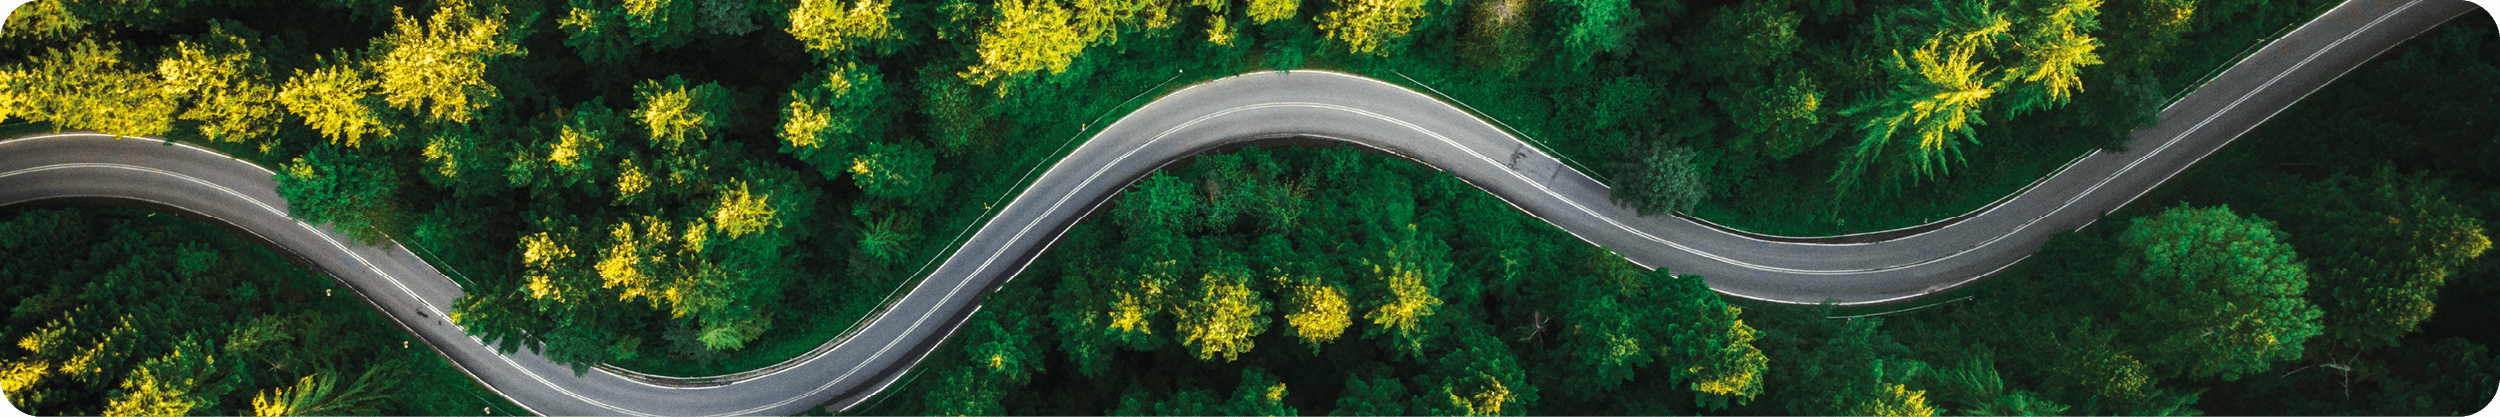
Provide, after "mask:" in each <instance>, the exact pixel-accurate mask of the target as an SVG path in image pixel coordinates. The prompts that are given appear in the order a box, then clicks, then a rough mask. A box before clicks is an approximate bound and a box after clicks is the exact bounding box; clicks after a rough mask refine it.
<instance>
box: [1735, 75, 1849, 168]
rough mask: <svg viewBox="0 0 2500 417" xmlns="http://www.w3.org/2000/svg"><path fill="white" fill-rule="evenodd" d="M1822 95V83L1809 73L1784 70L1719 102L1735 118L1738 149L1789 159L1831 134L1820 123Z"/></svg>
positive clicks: (1818, 143) (1829, 136)
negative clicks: (1776, 75) (1731, 97)
mask: <svg viewBox="0 0 2500 417" xmlns="http://www.w3.org/2000/svg"><path fill="white" fill-rule="evenodd" d="M1823 98H1824V92H1823V86H1822V84H1820V83H1816V82H1815V81H1814V78H1813V77H1812V76H1809V75H1806V74H1805V73H1804V72H1802V71H1786V72H1781V73H1780V75H1779V76H1778V77H1775V78H1773V79H1772V80H1771V82H1770V83H1768V84H1763V85H1757V86H1752V87H1749V88H1743V89H1742V90H1741V91H1738V92H1737V93H1736V95H1735V97H1733V99H1730V100H1718V102H1719V103H1720V104H1721V105H1722V107H1720V108H1722V109H1726V110H1727V113H1728V117H1729V118H1730V119H1732V120H1734V121H1735V122H1736V127H1737V129H1738V130H1737V136H1736V137H1735V138H1734V139H1733V142H1734V143H1735V145H1736V146H1735V148H1736V149H1737V150H1741V151H1745V152H1750V153H1754V154H1757V155H1762V156H1767V157H1770V158H1771V159H1788V158H1789V157H1792V156H1797V154H1799V153H1803V152H1805V151H1806V149H1810V148H1813V147H1814V146H1815V145H1820V144H1822V143H1823V140H1824V139H1829V138H1831V136H1832V129H1829V128H1825V127H1824V125H1823V123H1822V121H1823V120H1822V117H1823V113H1825V112H1826V110H1824V108H1823Z"/></svg>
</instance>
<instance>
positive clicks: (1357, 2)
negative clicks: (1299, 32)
mask: <svg viewBox="0 0 2500 417" xmlns="http://www.w3.org/2000/svg"><path fill="white" fill-rule="evenodd" d="M1425 1H1427V0H1338V2H1337V10H1334V11H1330V12H1328V13H1327V14H1323V15H1320V17H1319V28H1320V30H1322V31H1326V32H1328V38H1329V39H1336V40H1337V41H1340V42H1345V44H1346V50H1347V51H1351V52H1353V53H1357V54H1374V55H1384V56H1385V55H1388V54H1389V52H1390V51H1391V50H1392V49H1395V48H1392V47H1391V46H1392V45H1394V44H1395V43H1397V42H1399V41H1400V40H1402V39H1404V38H1405V37H1406V32H1408V31H1412V30H1415V21H1416V20H1420V19H1423V17H1424V2H1425Z"/></svg>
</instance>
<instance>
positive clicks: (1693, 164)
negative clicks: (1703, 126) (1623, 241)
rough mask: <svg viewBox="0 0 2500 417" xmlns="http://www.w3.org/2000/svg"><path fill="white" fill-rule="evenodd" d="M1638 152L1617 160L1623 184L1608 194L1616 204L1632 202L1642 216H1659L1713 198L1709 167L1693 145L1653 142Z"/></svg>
mask: <svg viewBox="0 0 2500 417" xmlns="http://www.w3.org/2000/svg"><path fill="white" fill-rule="evenodd" d="M1635 152H1636V155H1638V157H1637V158H1635V159H1633V160H1632V161H1630V162H1622V163H1618V164H1617V167H1616V172H1617V177H1619V178H1621V179H1619V180H1616V181H1618V182H1621V184H1620V186H1618V187H1616V188H1614V192H1613V193H1612V194H1611V195H1609V196H1607V197H1608V198H1609V199H1611V200H1613V201H1614V202H1615V204H1620V205H1624V206H1629V207H1631V208H1632V210H1633V211H1635V212H1639V213H1640V214H1641V215H1642V216H1655V215H1660V214H1676V213H1683V212H1688V211H1692V209H1693V206H1694V205H1697V204H1700V203H1701V201H1702V200H1704V199H1708V198H1710V182H1709V179H1708V178H1706V177H1704V175H1705V174H1704V173H1705V172H1707V171H1704V170H1703V167H1702V166H1701V165H1700V164H1701V161H1699V160H1697V159H1696V154H1695V152H1694V151H1693V149H1692V148H1689V147H1669V146H1666V145H1664V144H1651V145H1645V146H1642V147H1641V148H1640V149H1638V150H1636V151H1635Z"/></svg>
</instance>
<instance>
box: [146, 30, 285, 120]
mask: <svg viewBox="0 0 2500 417" xmlns="http://www.w3.org/2000/svg"><path fill="white" fill-rule="evenodd" d="M208 23H209V33H208V34H207V35H205V36H201V37H200V38H199V39H196V40H192V41H183V42H180V43H177V44H175V46H174V52H173V53H172V55H173V56H169V57H167V58H166V59H164V60H162V61H157V64H156V72H157V75H158V76H159V77H162V78H163V79H164V80H165V89H166V92H167V93H169V94H170V95H174V96H178V97H187V98H189V99H190V100H191V103H192V104H191V106H190V109H189V110H185V111H183V113H182V119H184V120H191V121H197V122H200V126H199V134H200V136H203V137H206V138H208V139H209V140H213V141H221V142H245V141H252V140H254V139H259V138H265V137H268V136H269V135H271V134H272V133H275V132H276V130H277V128H278V126H279V122H278V116H279V115H280V113H279V109H278V104H277V103H278V102H277V87H276V86H274V85H271V84H270V82H269V81H268V79H267V78H268V71H269V66H268V64H267V63H266V62H265V58H264V57H263V56H264V55H265V53H266V52H265V51H262V48H261V45H260V44H259V42H260V39H259V38H260V33H259V32H254V31H252V30H251V28H247V27H244V26H243V25H242V24H241V23H237V22H235V21H231V20H211V21H209V22H208ZM263 146H264V147H267V146H269V144H266V143H264V144H263Z"/></svg>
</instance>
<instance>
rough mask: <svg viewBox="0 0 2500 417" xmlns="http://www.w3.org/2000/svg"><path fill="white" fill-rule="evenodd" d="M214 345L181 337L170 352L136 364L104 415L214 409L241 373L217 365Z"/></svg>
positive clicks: (240, 383) (179, 413) (133, 414)
mask: <svg viewBox="0 0 2500 417" xmlns="http://www.w3.org/2000/svg"><path fill="white" fill-rule="evenodd" d="M215 349H216V346H215V345H211V344H206V343H202V342H200V341H199V339H198V338H197V337H194V336H188V335H186V336H184V337H183V338H182V341H180V342H176V343H175V344H174V349H173V352H171V353H167V354H166V355H165V356H162V357H157V358H154V359H149V360H147V362H143V363H140V364H139V367H138V368H137V369H135V370H132V371H131V373H130V375H129V376H127V377H124V378H123V379H122V381H121V389H118V390H115V391H116V392H117V394H116V395H114V396H113V398H112V399H111V400H110V401H109V402H107V403H106V404H105V406H104V414H105V415H113V416H173V415H184V414H190V413H191V411H192V410H206V409H213V408H215V407H216V406H217V399H218V398H219V397H223V396H225V395H226V393H228V392H233V391H234V388H235V387H236V386H239V385H242V383H243V381H242V379H243V375H242V374H240V373H233V372H228V371H229V370H228V369H227V368H228V367H225V366H219V365H218V364H217V357H216V355H217V351H216V350H215Z"/></svg>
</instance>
